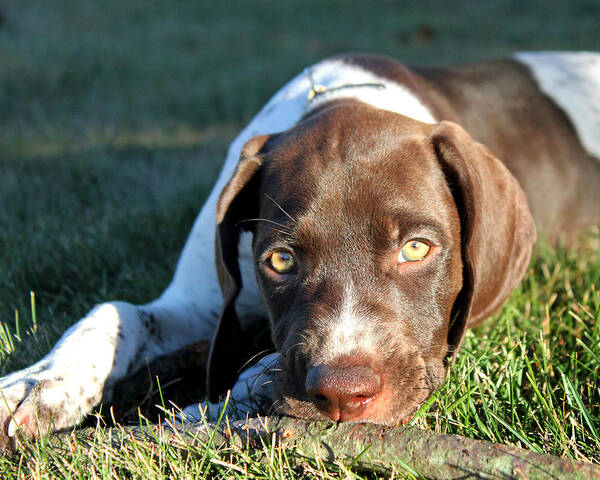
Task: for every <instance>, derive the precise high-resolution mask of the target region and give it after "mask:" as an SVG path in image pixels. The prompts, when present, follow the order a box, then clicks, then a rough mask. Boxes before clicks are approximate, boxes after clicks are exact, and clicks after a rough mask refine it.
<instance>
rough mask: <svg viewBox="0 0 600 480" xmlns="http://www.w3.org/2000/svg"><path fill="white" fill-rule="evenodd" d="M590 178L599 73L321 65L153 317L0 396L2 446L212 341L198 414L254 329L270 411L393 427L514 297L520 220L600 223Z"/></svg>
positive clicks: (567, 67) (25, 374) (513, 62)
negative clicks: (468, 333)
mask: <svg viewBox="0 0 600 480" xmlns="http://www.w3.org/2000/svg"><path fill="white" fill-rule="evenodd" d="M459 125H460V126H459ZM280 132H281V133H280ZM467 132H468V133H467ZM473 139H474V140H473ZM477 142H481V143H482V144H484V145H486V146H487V147H488V148H489V149H490V150H488V149H487V148H485V147H483V146H482V145H480V144H479V143H477ZM240 157H241V159H240ZM498 158H499V159H501V160H502V163H501V162H500V161H499V160H498ZM598 159H600V55H597V54H591V53H581V54H553V53H542V54H519V55H517V56H515V57H514V58H512V59H509V60H501V61H495V62H487V63H479V64H473V65H469V66H462V67H454V68H438V69H413V70H409V69H408V68H406V67H404V66H403V65H401V64H399V63H397V62H395V61H393V60H390V59H387V58H383V57H376V56H367V55H346V56H340V57H336V58H333V59H329V60H325V61H323V62H321V63H319V64H317V65H315V66H313V67H312V68H310V69H308V70H306V71H305V72H304V73H302V74H300V75H299V76H298V77H296V78H295V79H293V80H292V81H291V82H289V83H288V84H287V85H286V86H285V87H284V88H283V89H282V90H280V91H279V92H278V93H277V94H276V95H275V96H274V97H273V99H272V100H271V101H270V102H269V103H268V104H267V105H266V106H265V107H264V108H263V110H262V111H261V112H260V113H259V114H258V115H257V116H256V117H255V118H254V120H253V121H252V122H251V123H250V125H249V126H248V127H247V128H246V129H245V130H244V131H243V132H242V133H241V134H240V135H239V137H238V138H237V139H236V140H235V141H234V142H233V144H232V145H231V147H230V149H229V152H228V155H227V159H226V161H225V164H224V167H223V170H222V172H221V175H220V176H219V179H218V181H217V183H216V185H215V187H214V189H213V191H212V193H211V194H210V196H209V198H208V200H207V201H206V204H205V205H204V207H203V209H202V211H201V212H200V215H199V216H198V218H197V220H196V222H195V224H194V227H193V230H192V232H191V234H190V237H189V239H188V241H187V243H186V246H185V248H184V250H183V253H182V255H181V258H180V260H179V263H178V266H177V270H176V272H175V276H174V278H173V281H172V283H171V285H170V286H169V287H168V288H167V290H166V291H165V292H164V293H163V295H162V296H161V297H160V298H158V299H157V300H156V301H154V302H152V303H150V304H148V305H143V306H133V305H130V304H127V303H124V302H111V303H106V304H102V305H100V306H97V307H96V308H94V309H93V310H92V311H91V312H90V313H89V314H88V315H87V316H86V317H85V318H84V319H82V320H81V321H80V322H78V323H77V324H75V325H74V326H73V327H72V328H71V329H69V330H68V331H67V332H66V333H65V335H64V336H63V337H62V339H61V340H60V341H59V343H58V344H57V345H56V347H55V348H54V349H53V350H52V351H51V352H50V354H48V355H47V356H46V357H45V358H44V359H42V360H41V361H40V362H38V363H37V364H35V365H33V366H32V367H30V368H28V369H25V370H23V371H20V372H15V373H13V374H11V375H9V376H7V377H5V378H3V379H2V380H0V387H1V388H2V392H3V395H4V398H5V400H6V402H3V403H5V404H4V405H2V406H0V422H1V423H0V426H2V427H3V430H2V431H1V432H0V442H1V443H2V444H3V445H8V444H9V442H10V439H11V438H12V437H14V435H15V432H16V430H17V428H18V427H20V428H22V430H23V431H24V432H25V433H26V434H30V435H35V433H36V431H37V426H36V425H37V421H36V417H37V418H38V419H39V421H40V423H41V425H42V427H44V428H47V427H48V425H50V424H52V428H53V429H59V428H64V427H68V426H71V425H74V424H76V423H77V422H78V421H80V419H81V418H82V417H83V416H85V415H86V414H88V413H89V412H90V411H91V409H92V407H93V406H94V405H96V404H97V403H98V402H100V400H101V399H103V398H104V399H105V400H109V399H110V390H111V387H112V385H114V383H115V382H116V381H117V380H119V379H122V378H124V377H126V376H127V375H128V374H130V373H132V372H133V371H135V370H136V369H137V368H139V367H140V366H142V365H143V364H144V362H146V361H148V360H151V359H153V358H155V357H157V356H159V355H161V354H166V353H169V352H172V351H174V350H177V349H179V348H181V347H183V346H185V345H187V344H189V343H193V342H196V341H200V340H207V339H212V338H214V342H213V347H212V351H211V356H210V361H209V372H208V389H209V394H210V395H211V397H212V398H213V399H215V398H216V397H217V396H218V394H219V393H222V392H223V390H224V389H226V388H227V387H230V386H231V385H232V384H233V383H234V381H235V379H236V377H237V374H238V373H239V367H240V366H241V365H242V364H243V363H244V361H245V360H246V359H245V358H242V357H241V356H240V355H238V353H237V352H239V351H240V350H241V349H240V348H239V345H240V343H241V342H243V336H242V331H243V329H244V328H245V327H246V326H247V325H248V323H249V322H252V321H254V320H255V319H256V318H260V317H263V318H264V317H269V319H270V321H271V324H272V337H273V342H274V345H275V347H276V349H277V351H278V352H279V355H274V356H270V357H269V360H268V366H269V367H270V368H271V367H274V365H275V364H276V367H274V368H271V372H270V373H271V374H272V375H273V376H274V378H275V382H274V384H275V388H274V391H273V393H272V395H273V396H274V397H275V398H274V399H273V400H275V404H276V407H277V408H278V410H279V411H281V412H283V413H288V414H291V415H296V416H301V417H307V418H330V419H332V420H355V421H374V422H379V423H386V424H395V423H398V422H402V421H404V420H405V419H406V417H407V415H409V414H410V413H411V412H412V411H413V410H414V409H415V408H417V407H418V405H419V404H420V403H422V402H423V401H424V400H425V399H426V398H427V397H428V396H429V395H430V394H431V392H432V391H433V389H435V388H436V387H437V386H439V384H440V383H441V380H442V378H443V375H444V372H445V368H446V363H447V360H448V359H449V358H450V357H451V356H452V355H453V354H454V353H455V352H456V350H457V348H458V347H459V346H460V342H461V339H462V336H463V334H464V331H465V329H466V328H467V327H469V326H472V325H475V324H477V323H479V322H480V321H482V320H484V319H485V318H487V317H488V316H489V315H490V314H491V313H492V312H493V311H495V310H496V309H497V308H498V307H499V306H500V305H501V304H502V302H503V301H504V300H505V299H506V297H507V296H508V295H509V293H510V291H511V290H512V289H513V288H514V286H515V285H516V284H517V283H518V282H519V280H520V278H521V276H522V275H523V273H524V271H525V269H526V266H527V264H528V261H529V256H530V252H531V245H532V243H533V242H534V240H535V229H534V227H533V222H532V218H531V215H530V211H531V213H532V214H533V217H534V218H535V220H536V222H537V224H538V226H539V227H540V228H541V230H542V231H543V233H544V235H546V236H547V237H548V238H549V239H550V240H551V241H555V240H556V239H557V238H559V237H561V236H564V237H565V238H573V237H574V236H575V234H576V232H577V231H579V230H580V229H581V228H583V227H586V226H589V225H592V224H593V223H594V222H597V221H598V219H599V218H600V162H599V160H598ZM523 191H524V192H525V195H526V197H527V201H526V200H525V196H524V195H523ZM221 192H223V193H221ZM219 196H220V198H219ZM215 226H217V229H216V238H217V241H216V249H215V246H214V244H215V242H214V238H215ZM243 230H248V231H249V233H245V232H243ZM238 246H239V248H238ZM215 252H216V254H215ZM421 253H422V254H423V255H421ZM215 264H216V265H217V269H216V270H215V268H214V265H215ZM220 290H221V291H222V293H223V297H222V296H221V291H220ZM222 298H224V300H223V299H222ZM236 312H237V315H236ZM238 318H239V321H238ZM263 383H264V382H263ZM9 412H11V413H12V414H13V417H12V418H11V413H9Z"/></svg>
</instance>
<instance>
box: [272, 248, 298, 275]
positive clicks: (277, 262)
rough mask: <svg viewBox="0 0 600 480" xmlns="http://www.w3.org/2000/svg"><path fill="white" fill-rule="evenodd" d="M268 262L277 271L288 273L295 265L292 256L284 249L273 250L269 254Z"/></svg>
mask: <svg viewBox="0 0 600 480" xmlns="http://www.w3.org/2000/svg"><path fill="white" fill-rule="evenodd" d="M268 262H269V265H270V266H271V268H272V269H273V270H275V271H276V272H277V273H290V272H291V271H292V270H293V269H294V268H295V267H296V260H294V256H293V255H292V254H291V253H290V252H286V251H285V250H274V251H273V252H272V253H271V255H270V256H269V259H268Z"/></svg>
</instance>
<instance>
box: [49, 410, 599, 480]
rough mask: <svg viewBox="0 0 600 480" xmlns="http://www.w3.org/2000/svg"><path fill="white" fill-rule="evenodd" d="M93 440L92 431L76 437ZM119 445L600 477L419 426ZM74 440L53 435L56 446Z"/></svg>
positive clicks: (260, 421)
mask: <svg viewBox="0 0 600 480" xmlns="http://www.w3.org/2000/svg"><path fill="white" fill-rule="evenodd" d="M74 435H76V439H77V441H79V442H82V441H83V442H91V441H93V437H94V435H95V433H94V430H93V429H85V430H83V431H79V432H76V434H74ZM109 435H110V439H111V441H112V442H113V443H114V444H117V445H119V446H127V444H128V442H131V441H133V440H136V441H150V442H157V443H161V442H167V443H169V444H171V445H176V446H181V447H182V448H185V447H186V446H189V445H196V446H201V445H204V444H207V443H209V442H211V444H212V445H214V446H215V447H217V448H219V447H237V448H244V447H250V448H253V447H258V448H260V447H261V446H262V445H264V444H265V443H267V444H268V443H270V442H272V441H275V442H276V443H277V444H278V445H279V446H281V447H282V448H284V449H286V450H288V451H291V452H294V453H295V456H294V458H297V459H298V461H299V462H301V461H302V460H303V459H304V458H306V457H308V458H315V457H319V458H320V459H321V460H323V461H324V462H335V461H338V462H342V463H344V464H345V465H347V466H349V467H351V468H356V469H359V470H370V471H376V472H380V473H390V472H392V470H395V471H396V472H411V473H414V474H417V475H419V476H422V477H426V478H431V479H455V478H456V479H458V478H486V479H503V480H507V479H515V480H517V479H518V480H523V479H529V480H535V479H555V480H557V479H558V480H562V479H600V466H597V465H592V464H588V463H583V462H579V461H575V460H571V459H567V458H559V457H555V456H552V455H546V454H541V453H537V452H533V451H530V450H525V449H521V448H516V447H510V446H505V445H499V444H494V443H490V442H484V441H480V440H472V439H469V438H465V437H461V436H458V435H447V434H436V433H432V432H428V431H424V430H420V429H418V428H404V427H395V428H392V427H384V426H380V425H372V424H352V423H339V424H333V423H326V422H309V421H304V420H298V419H294V418H289V417H262V418H250V419H248V420H247V421H238V422H234V423H232V424H226V423H225V422H222V424H221V425H211V424H208V425H206V424H194V423H192V424H185V425H178V426H164V425H160V426H159V425H153V426H147V427H122V428H114V429H111V430H110V431H109ZM69 438H71V440H70V441H73V439H72V437H69V436H66V435H62V436H60V435H59V436H55V437H54V438H53V439H51V442H52V443H53V444H54V445H55V446H59V445H64V443H65V442H68V441H69Z"/></svg>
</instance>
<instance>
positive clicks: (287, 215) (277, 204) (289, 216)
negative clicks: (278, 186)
mask: <svg viewBox="0 0 600 480" xmlns="http://www.w3.org/2000/svg"><path fill="white" fill-rule="evenodd" d="M264 195H265V197H267V198H268V199H269V200H271V201H272V202H273V203H274V204H275V205H276V206H277V208H279V210H281V211H282V212H283V213H284V215H285V216H286V217H288V218H289V219H290V220H291V221H292V222H294V223H296V220H295V219H294V218H293V217H292V216H291V215H290V214H289V213H288V212H286V211H285V209H284V208H283V207H282V206H281V205H280V204H279V203H278V202H277V201H276V200H275V199H274V198H273V197H271V196H270V195H269V194H268V193H265V194H264Z"/></svg>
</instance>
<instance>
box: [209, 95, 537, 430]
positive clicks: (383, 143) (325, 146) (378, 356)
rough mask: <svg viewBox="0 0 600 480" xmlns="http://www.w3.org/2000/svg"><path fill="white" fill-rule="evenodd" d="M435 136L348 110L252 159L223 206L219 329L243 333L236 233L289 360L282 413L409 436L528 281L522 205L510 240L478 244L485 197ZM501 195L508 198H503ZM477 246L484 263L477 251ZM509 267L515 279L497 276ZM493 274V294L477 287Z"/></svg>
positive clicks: (253, 152)
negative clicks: (248, 247)
mask: <svg viewBox="0 0 600 480" xmlns="http://www.w3.org/2000/svg"><path fill="white" fill-rule="evenodd" d="M435 128H436V127H434V126H430V125H425V124H422V123H419V122H416V121H412V120H410V119H407V118H404V117H400V116H398V115H396V114H393V113H389V112H385V111H381V110H376V109H373V108H370V107H367V106H363V105H362V104H357V103H355V102H348V103H343V102H339V103H336V104H333V105H331V106H329V108H323V109H321V110H319V111H317V112H314V113H313V114H311V115H310V116H309V117H308V118H306V119H305V120H304V121H303V122H301V123H300V124H298V125H297V126H296V127H294V128H292V129H291V130H289V131H287V132H284V133H282V134H277V135H273V136H270V137H267V136H263V137H259V138H256V139H254V140H252V141H251V142H249V144H248V145H247V146H246V148H245V150H244V154H243V158H242V162H241V163H240V166H239V168H238V171H237V172H236V174H235V175H234V178H233V179H232V181H231V182H230V184H229V185H228V187H227V188H226V189H225V191H224V193H223V195H222V198H221V202H220V205H219V220H220V223H221V225H220V227H221V228H220V235H219V236H218V241H217V248H218V252H219V254H220V255H219V258H220V262H219V264H220V265H221V268H220V270H221V279H222V285H223V290H224V294H225V301H226V307H225V310H224V312H225V313H224V315H223V318H222V321H221V323H222V324H223V323H224V322H225V323H229V324H230V323H231V322H232V321H233V322H235V321H236V320H232V317H234V314H232V312H231V311H229V312H226V310H227V304H228V303H231V302H233V300H234V299H235V296H236V295H237V291H238V290H239V270H238V271H236V265H235V259H232V256H233V257H235V255H236V252H233V254H232V253H231V250H232V249H234V245H233V244H232V238H233V242H236V241H237V237H236V232H237V231H238V229H239V228H236V226H240V227H243V228H247V229H250V230H252V232H253V234H254V235H253V251H254V260H255V266H256V275H257V279H258V284H259V287H260V291H261V295H262V297H263V300H264V302H265V304H266V306H267V308H268V311H269V314H270V321H271V326H272V338H273V342H274V345H275V347H276V349H277V350H278V352H280V354H281V355H280V361H279V364H278V368H277V370H276V374H275V391H276V395H277V400H276V406H277V408H278V410H279V411H280V412H282V413H285V414H289V415H292V416H297V417H302V418H309V419H325V418H329V419H332V420H334V421H338V420H342V421H346V420H349V421H371V422H377V423H383V424H396V423H398V422H403V421H404V420H405V419H406V417H407V416H408V415H409V414H410V413H412V412H413V411H414V410H415V409H416V408H417V407H418V406H419V405H420V404H421V403H423V402H424V401H425V400H426V399H427V397H428V396H429V395H430V394H431V393H432V391H433V390H434V389H435V388H437V387H438V386H439V385H440V384H441V382H442V380H443V378H444V373H445V367H446V361H447V359H448V358H449V355H451V354H452V353H453V351H454V349H455V348H457V347H458V345H459V344H460V339H461V338H462V334H463V332H464V329H465V326H466V324H467V322H468V320H469V318H475V317H477V316H482V315H486V312H487V310H489V309H495V308H497V306H498V305H499V304H500V303H501V302H502V300H503V299H504V298H505V297H506V295H507V294H508V293H509V292H510V289H511V288H512V286H514V284H515V283H516V282H517V281H518V277H520V275H521V274H522V271H523V268H524V264H525V265H526V262H527V260H528V257H529V247H530V244H531V241H532V238H531V237H532V235H531V231H532V230H531V225H530V224H529V223H528V222H530V219H526V221H525V222H524V223H523V221H522V218H521V217H522V216H523V215H520V211H525V213H526V214H528V212H527V209H526V205H525V207H524V208H523V206H522V205H518V208H516V207H515V208H516V210H515V209H514V208H513V209H510V208H509V210H511V211H512V213H511V212H509V216H510V217H511V219H509V221H508V223H510V227H508V228H507V229H505V228H504V227H503V226H502V225H503V224H504V223H506V219H497V221H496V223H498V224H502V225H500V227H499V228H501V229H503V230H506V231H503V232H502V234H500V235H496V234H493V233H492V234H490V235H489V239H490V240H492V243H490V244H489V245H487V246H486V245H485V244H482V240H481V238H479V237H480V236H481V232H475V231H474V229H476V228H480V227H478V226H477V225H476V220H475V219H473V218H472V217H474V216H475V214H474V212H472V211H464V210H468V208H469V207H465V205H463V203H465V202H469V201H472V202H474V203H478V202H479V203H481V201H482V200H481V199H472V198H471V197H472V195H474V194H473V193H472V192H471V191H470V190H473V185H471V184H470V185H468V186H465V185H458V184H459V183H460V182H461V180H460V177H461V175H463V172H462V171H460V168H458V167H456V166H455V165H453V164H452V159H451V160H447V159H443V158H440V157H441V156H443V155H444V154H443V151H442V150H443V149H444V148H446V150H447V152H446V156H448V157H451V156H452V155H454V153H453V152H451V151H450V150H449V147H444V144H443V142H444V139H446V137H447V136H448V135H447V132H446V137H443V135H440V132H439V128H440V127H437V128H438V130H437V133H436V132H434V129H435ZM436 134H437V137H436ZM436 138H437V140H436ZM461 140H462V141H466V140H464V139H461ZM436 141H437V146H436ZM469 141H471V142H472V140H470V139H469ZM472 143H473V144H474V145H476V144H475V143H474V142H472ZM477 148H479V147H477ZM458 156H461V155H460V154H459V155H458ZM490 158H492V159H493V157H490ZM454 160H456V159H454ZM493 161H494V162H497V160H495V159H493ZM484 162H488V163H489V161H488V160H485V161H484ZM494 162H492V163H494ZM498 163H499V162H498ZM494 167H497V166H496V165H495V163H494ZM461 168H463V167H461ZM499 168H500V171H501V173H502V174H503V175H504V176H506V177H507V178H509V179H510V178H511V177H509V175H510V174H508V173H507V172H506V171H504V170H502V167H499ZM463 170H465V169H464V168H463ZM512 180H514V179H512ZM478 181H479V179H478ZM494 181H496V180H494ZM496 182H497V181H496ZM497 183H498V182H497ZM459 188H460V189H461V192H458V189H459ZM490 188H491V189H496V190H497V187H494V186H491V187H490ZM511 189H512V190H514V192H516V194H515V193H514V192H512V191H511V192H509V194H510V195H513V196H514V195H516V196H517V197H519V195H522V194H521V193H520V190H519V189H518V187H516V189H515V188H514V186H512V185H511ZM465 190H466V191H465ZM500 191H501V193H507V188H506V185H504V183H503V184H502V185H500ZM475 195H480V196H481V195H483V194H477V193H476V194H475ZM519 201H520V202H523V199H522V198H520V197H519V198H517V203H518V202H519ZM496 208H497V207H496ZM519 209H520V210H519ZM503 212H504V211H503ZM489 213H491V214H493V213H494V210H492V211H490V212H489ZM477 215H479V216H481V213H478V214H477ZM513 217H514V218H513ZM517 217H518V218H517ZM477 221H481V218H478V219H477ZM492 223H493V219H492ZM517 224H518V225H519V235H525V236H527V242H525V243H524V249H523V248H521V247H520V246H516V247H515V248H518V251H515V250H514V249H513V251H508V252H493V251H491V250H493V249H496V248H498V247H499V245H498V244H497V242H495V239H496V238H497V237H502V235H503V234H506V235H507V236H509V237H510V238H508V240H507V241H506V242H505V243H506V248H510V247H511V246H512V245H511V244H512V240H514V235H513V234H514V233H515V231H516V230H515V227H514V225H517ZM521 224H522V225H521ZM521 230H522V231H523V233H521ZM474 241H476V242H477V245H472V246H471V248H473V249H474V250H477V252H476V254H474V255H477V256H478V257H481V258H477V259H474V258H471V257H472V256H473V255H469V252H467V251H465V248H469V245H467V244H470V243H471V244H472V243H473V242H474ZM525 244H526V245H525ZM500 247H503V246H500ZM498 258H500V260H501V261H503V262H504V264H506V265H504V264H503V265H499V266H498V268H497V269H495V268H494V267H493V266H490V263H493V262H494V261H497V260H498ZM487 271H492V277H493V278H492V280H491V281H492V282H494V283H495V285H492V286H491V288H490V285H482V286H481V287H478V286H477V285H475V282H474V278H473V277H474V276H475V275H476V274H477V273H478V272H481V274H484V272H487ZM507 278H508V281H507ZM507 283H508V286H507ZM476 293H477V295H475V294H476ZM474 297H478V298H474ZM474 308H475V309H477V312H473V309H474ZM223 327H227V325H222V326H220V329H221V328H223ZM219 335H221V333H219V334H217V339H216V341H218V338H219ZM212 356H213V357H214V356H215V347H214V346H213V355H212ZM212 361H213V362H214V358H213V359H212ZM219 363H220V362H219Z"/></svg>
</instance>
